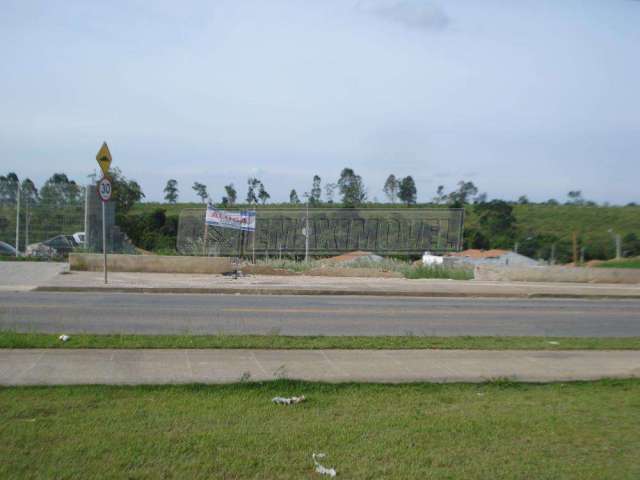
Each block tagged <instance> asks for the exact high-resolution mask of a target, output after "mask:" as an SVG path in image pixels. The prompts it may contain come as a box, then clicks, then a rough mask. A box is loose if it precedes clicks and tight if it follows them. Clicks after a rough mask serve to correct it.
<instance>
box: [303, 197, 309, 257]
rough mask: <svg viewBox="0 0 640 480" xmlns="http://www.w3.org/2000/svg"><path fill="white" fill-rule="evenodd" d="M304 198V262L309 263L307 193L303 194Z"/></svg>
mask: <svg viewBox="0 0 640 480" xmlns="http://www.w3.org/2000/svg"><path fill="white" fill-rule="evenodd" d="M304 197H305V198H306V199H307V214H306V216H305V227H304V261H305V262H306V263H308V262H309V192H304Z"/></svg>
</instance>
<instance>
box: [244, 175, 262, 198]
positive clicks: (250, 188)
mask: <svg viewBox="0 0 640 480" xmlns="http://www.w3.org/2000/svg"><path fill="white" fill-rule="evenodd" d="M260 183H261V182H260V180H258V179H257V178H255V177H249V178H248V179H247V203H248V204H252V203H258V197H257V196H256V189H258V188H259V187H260Z"/></svg>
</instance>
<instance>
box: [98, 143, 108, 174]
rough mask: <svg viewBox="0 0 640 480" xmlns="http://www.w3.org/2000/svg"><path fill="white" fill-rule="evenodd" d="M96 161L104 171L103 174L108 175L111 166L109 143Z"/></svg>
mask: <svg viewBox="0 0 640 480" xmlns="http://www.w3.org/2000/svg"><path fill="white" fill-rule="evenodd" d="M96 160H97V161H98V165H100V168H101V169H102V173H104V174H105V175H107V173H108V172H109V166H110V165H111V152H110V151H109V147H108V146H107V142H104V143H103V144H102V146H101V147H100V150H99V151H98V154H97V155H96Z"/></svg>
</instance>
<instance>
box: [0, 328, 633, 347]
mask: <svg viewBox="0 0 640 480" xmlns="http://www.w3.org/2000/svg"><path fill="white" fill-rule="evenodd" d="M69 335H70V337H71V339H70V340H69V341H67V342H61V341H60V340H58V335H57V334H44V333H17V332H14V331H0V348H266V349H314V350H317V349H325V350H326V349H412V348H417V349H425V348H436V349H468V350H469V349H473V350H528V349H535V350H640V337H620V338H616V337H605V338H589V337H424V336H415V335H413V334H412V332H407V335H405V336H401V337H325V336H309V337H289V336H283V335H88V334H69ZM550 342H553V343H550ZM556 342H557V344H556Z"/></svg>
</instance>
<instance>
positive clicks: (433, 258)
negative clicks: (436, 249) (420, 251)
mask: <svg viewBox="0 0 640 480" xmlns="http://www.w3.org/2000/svg"><path fill="white" fill-rule="evenodd" d="M443 263H444V258H443V257H440V256H438V255H431V253H430V252H424V255H422V264H423V265H426V266H427V267H430V266H432V265H442V264H443Z"/></svg>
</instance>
